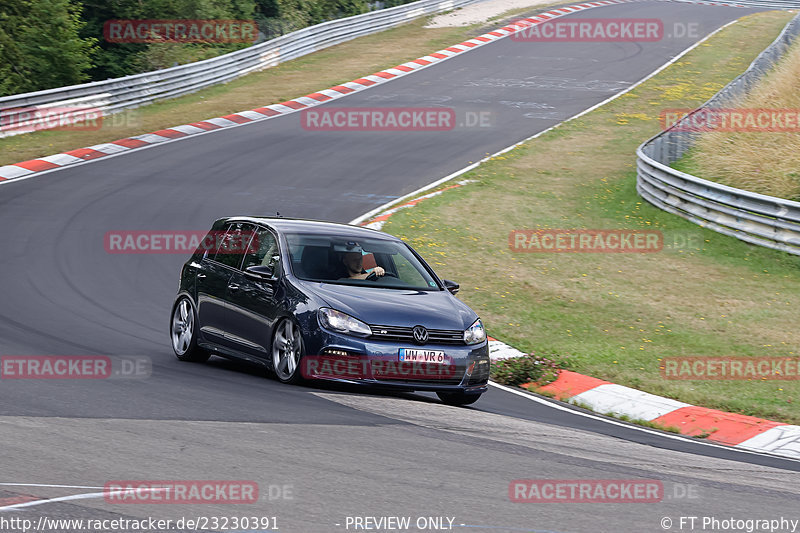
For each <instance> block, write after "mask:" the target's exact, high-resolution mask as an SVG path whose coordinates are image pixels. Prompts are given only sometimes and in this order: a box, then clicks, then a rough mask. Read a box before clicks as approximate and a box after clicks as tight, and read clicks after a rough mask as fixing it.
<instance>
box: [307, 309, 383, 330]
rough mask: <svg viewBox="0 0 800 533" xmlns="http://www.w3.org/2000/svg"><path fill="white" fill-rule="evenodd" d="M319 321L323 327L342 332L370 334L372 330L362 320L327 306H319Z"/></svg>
mask: <svg viewBox="0 0 800 533" xmlns="http://www.w3.org/2000/svg"><path fill="white" fill-rule="evenodd" d="M319 322H320V324H322V327H324V328H328V329H332V330H334V331H340V332H342V333H353V334H356V335H372V330H371V329H370V327H369V326H368V325H367V324H365V323H364V322H362V321H360V320H359V319H357V318H353V317H351V316H350V315H348V314H347V313H342V312H341V311H337V310H336V309H330V308H328V307H320V309H319Z"/></svg>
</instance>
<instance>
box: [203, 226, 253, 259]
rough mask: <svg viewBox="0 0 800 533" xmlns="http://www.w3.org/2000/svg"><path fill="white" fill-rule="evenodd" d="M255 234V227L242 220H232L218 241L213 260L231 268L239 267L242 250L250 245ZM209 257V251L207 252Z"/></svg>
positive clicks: (242, 255) (242, 256) (242, 254)
mask: <svg viewBox="0 0 800 533" xmlns="http://www.w3.org/2000/svg"><path fill="white" fill-rule="evenodd" d="M254 234H255V227H254V226H252V225H251V224H245V223H243V222H234V223H233V224H231V225H230V226H228V230H227V231H226V232H225V236H224V237H222V238H221V239H220V240H219V241H218V242H219V245H218V246H217V249H216V250H215V254H214V257H213V259H214V261H217V262H218V263H222V264H223V265H228V266H229V267H232V268H239V266H240V265H241V264H242V259H243V258H244V252H245V250H247V247H248V246H249V245H250V241H251V240H252V239H253V235H254ZM209 257H211V253H209Z"/></svg>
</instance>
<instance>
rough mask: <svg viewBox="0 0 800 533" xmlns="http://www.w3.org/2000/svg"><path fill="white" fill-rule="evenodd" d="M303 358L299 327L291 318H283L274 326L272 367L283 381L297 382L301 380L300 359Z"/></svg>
mask: <svg viewBox="0 0 800 533" xmlns="http://www.w3.org/2000/svg"><path fill="white" fill-rule="evenodd" d="M302 358H303V337H302V336H301V335H300V328H299V327H298V326H297V324H295V323H294V322H293V321H292V320H289V319H288V318H285V319H283V320H282V321H281V322H280V323H279V324H278V326H277V327H276V328H275V335H274V336H273V337H272V369H273V370H274V372H275V376H276V377H277V378H278V380H279V381H281V382H283V383H299V382H300V381H301V380H302V375H301V373H300V360H301V359H302Z"/></svg>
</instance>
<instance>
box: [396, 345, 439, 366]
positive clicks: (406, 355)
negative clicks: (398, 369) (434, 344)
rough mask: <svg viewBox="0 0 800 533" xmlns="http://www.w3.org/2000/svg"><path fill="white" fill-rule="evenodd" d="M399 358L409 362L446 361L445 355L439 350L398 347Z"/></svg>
mask: <svg viewBox="0 0 800 533" xmlns="http://www.w3.org/2000/svg"><path fill="white" fill-rule="evenodd" d="M400 360H401V361H408V362H411V363H437V364H444V363H447V356H446V355H445V354H444V352H442V351H439V350H417V349H413V348H400Z"/></svg>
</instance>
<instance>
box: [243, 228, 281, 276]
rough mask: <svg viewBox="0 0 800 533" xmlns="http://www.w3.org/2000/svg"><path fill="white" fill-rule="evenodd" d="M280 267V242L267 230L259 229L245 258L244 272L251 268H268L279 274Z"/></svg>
mask: <svg viewBox="0 0 800 533" xmlns="http://www.w3.org/2000/svg"><path fill="white" fill-rule="evenodd" d="M279 265H280V254H279V251H278V241H276V240H275V236H274V235H273V234H272V232H271V231H269V230H268V229H266V228H258V229H257V230H256V234H255V237H254V238H253V239H252V240H251V241H250V246H249V247H248V248H247V253H246V254H245V256H244V263H243V264H242V270H244V269H246V268H247V267H250V266H268V267H270V268H272V271H273V272H275V273H276V274H277V269H278V266H279Z"/></svg>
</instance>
